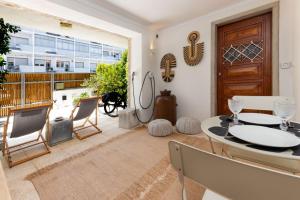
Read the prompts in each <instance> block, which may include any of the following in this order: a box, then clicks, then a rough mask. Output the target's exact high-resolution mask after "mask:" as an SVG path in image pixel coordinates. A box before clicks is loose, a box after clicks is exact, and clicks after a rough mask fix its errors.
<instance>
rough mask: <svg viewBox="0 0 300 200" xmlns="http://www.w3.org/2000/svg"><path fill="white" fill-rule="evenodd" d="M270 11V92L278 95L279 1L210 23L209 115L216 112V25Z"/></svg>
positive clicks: (213, 114)
mask: <svg viewBox="0 0 300 200" xmlns="http://www.w3.org/2000/svg"><path fill="white" fill-rule="evenodd" d="M268 12H272V94H273V95H274V96H277V95H279V2H274V3H271V4H267V5H264V6H262V7H259V8H255V9H252V10H248V11H245V12H242V13H239V14H237V15H233V16H230V17H227V18H224V19H221V20H217V21H214V22H212V24H211V33H212V35H211V38H212V40H211V47H212V49H211V55H212V56H211V59H212V60H211V63H212V67H211V91H212V92H211V116H215V115H216V114H217V102H218V100H217V64H218V62H217V41H218V40H217V33H218V26H223V25H226V24H230V23H233V22H237V21H240V20H243V19H247V18H251V17H254V16H258V15H262V14H265V13H268Z"/></svg>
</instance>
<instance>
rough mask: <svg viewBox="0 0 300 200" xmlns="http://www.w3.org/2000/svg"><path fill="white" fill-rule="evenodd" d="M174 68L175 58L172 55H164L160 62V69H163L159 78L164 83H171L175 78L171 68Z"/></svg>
mask: <svg viewBox="0 0 300 200" xmlns="http://www.w3.org/2000/svg"><path fill="white" fill-rule="evenodd" d="M174 67H176V58H175V56H174V55H173V54H171V53H168V54H166V55H164V57H163V58H162V59H161V62H160V68H161V69H164V71H163V72H162V73H161V76H162V78H163V80H164V81H165V82H171V81H172V80H173V78H174V76H175V72H174V71H173V70H172V68H174Z"/></svg>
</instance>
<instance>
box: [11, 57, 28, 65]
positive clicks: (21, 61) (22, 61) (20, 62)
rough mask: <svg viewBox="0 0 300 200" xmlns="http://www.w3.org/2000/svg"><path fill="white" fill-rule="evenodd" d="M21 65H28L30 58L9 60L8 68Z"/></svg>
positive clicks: (12, 58)
mask: <svg viewBox="0 0 300 200" xmlns="http://www.w3.org/2000/svg"><path fill="white" fill-rule="evenodd" d="M20 65H28V58H14V57H8V58H7V66H20Z"/></svg>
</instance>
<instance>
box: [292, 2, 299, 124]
mask: <svg viewBox="0 0 300 200" xmlns="http://www.w3.org/2000/svg"><path fill="white" fill-rule="evenodd" d="M299 11H300V1H299V0H294V12H295V18H294V27H295V33H294V42H293V44H294V68H295V73H294V77H295V90H294V91H295V96H296V100H297V115H296V119H297V121H300V37H299V36H300V24H299V23H300V12H299Z"/></svg>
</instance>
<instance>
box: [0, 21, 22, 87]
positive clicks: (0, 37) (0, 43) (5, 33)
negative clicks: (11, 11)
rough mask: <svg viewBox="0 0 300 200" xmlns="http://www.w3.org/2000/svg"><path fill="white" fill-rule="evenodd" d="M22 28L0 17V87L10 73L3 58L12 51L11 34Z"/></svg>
mask: <svg viewBox="0 0 300 200" xmlns="http://www.w3.org/2000/svg"><path fill="white" fill-rule="evenodd" d="M20 30H21V29H20V27H18V26H14V25H11V24H9V23H5V22H4V20H3V18H0V88H2V87H1V86H2V84H3V83H4V82H5V81H6V78H5V76H6V75H7V74H8V71H7V70H6V69H4V66H5V65H6V62H5V60H4V58H3V55H6V54H7V53H8V52H9V51H10V49H9V42H10V35H9V34H11V33H17V32H19V31H20Z"/></svg>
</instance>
